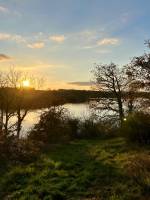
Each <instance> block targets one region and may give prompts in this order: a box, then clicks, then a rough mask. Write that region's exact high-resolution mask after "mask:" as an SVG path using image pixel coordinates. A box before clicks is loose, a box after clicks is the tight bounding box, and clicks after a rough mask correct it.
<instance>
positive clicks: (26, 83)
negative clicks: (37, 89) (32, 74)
mask: <svg viewBox="0 0 150 200" xmlns="http://www.w3.org/2000/svg"><path fill="white" fill-rule="evenodd" d="M22 83H23V87H29V86H30V81H29V80H24V81H23V82H22Z"/></svg>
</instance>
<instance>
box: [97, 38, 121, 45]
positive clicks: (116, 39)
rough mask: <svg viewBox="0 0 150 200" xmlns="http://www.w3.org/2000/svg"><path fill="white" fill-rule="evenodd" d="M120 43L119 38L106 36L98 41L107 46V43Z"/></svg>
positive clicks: (99, 43)
mask: <svg viewBox="0 0 150 200" xmlns="http://www.w3.org/2000/svg"><path fill="white" fill-rule="evenodd" d="M118 43H119V39H118V38H104V39H101V40H99V41H98V42H97V45H98V46H106V45H117V44H118Z"/></svg>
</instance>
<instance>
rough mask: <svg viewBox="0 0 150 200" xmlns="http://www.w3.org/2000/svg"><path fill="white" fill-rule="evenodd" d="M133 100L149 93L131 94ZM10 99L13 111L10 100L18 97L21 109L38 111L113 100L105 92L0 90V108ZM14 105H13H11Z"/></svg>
mask: <svg viewBox="0 0 150 200" xmlns="http://www.w3.org/2000/svg"><path fill="white" fill-rule="evenodd" d="M129 95H131V94H129V92H124V93H123V96H124V98H126V97H127V96H129ZM132 95H134V97H135V98H141V97H142V98H150V93H147V92H135V93H134V92H132ZM2 96H3V97H4V96H6V98H7V100H9V99H10V101H11V105H12V108H14V109H15V106H16V101H15V99H14V101H12V98H14V96H15V97H17V96H20V98H21V100H22V104H21V105H22V108H28V109H40V108H48V107H50V106H54V105H63V104H65V103H84V102H89V101H90V100H98V99H99V98H114V97H115V96H114V94H113V92H107V91H92V90H67V89H59V90H46V91H45V90H35V89H29V88H28V89H22V90H20V88H0V97H1V98H0V108H2V105H3V106H4V104H6V98H2ZM13 104H14V105H13ZM6 106H7V105H6Z"/></svg>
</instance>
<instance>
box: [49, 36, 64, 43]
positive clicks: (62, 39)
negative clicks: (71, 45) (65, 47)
mask: <svg viewBox="0 0 150 200" xmlns="http://www.w3.org/2000/svg"><path fill="white" fill-rule="evenodd" d="M49 39H50V40H52V41H54V42H57V43H62V42H64V40H65V39H66V38H65V36H64V35H53V36H50V37H49Z"/></svg>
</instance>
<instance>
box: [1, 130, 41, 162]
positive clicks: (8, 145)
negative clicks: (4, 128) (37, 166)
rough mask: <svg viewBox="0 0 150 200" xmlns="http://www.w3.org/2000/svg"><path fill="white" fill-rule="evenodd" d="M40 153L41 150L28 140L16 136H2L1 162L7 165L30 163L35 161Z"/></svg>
mask: <svg viewBox="0 0 150 200" xmlns="http://www.w3.org/2000/svg"><path fill="white" fill-rule="evenodd" d="M38 153H39V149H38V148H37V147H36V146H35V145H34V144H33V143H32V141H29V140H26V139H18V138H17V137H15V136H13V135H12V136H8V137H6V136H5V134H2V133H1V134H0V160H1V162H5V163H16V162H17V163H19V162H20V163H28V162H31V161H33V160H34V159H35V158H36V157H37V155H38Z"/></svg>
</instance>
